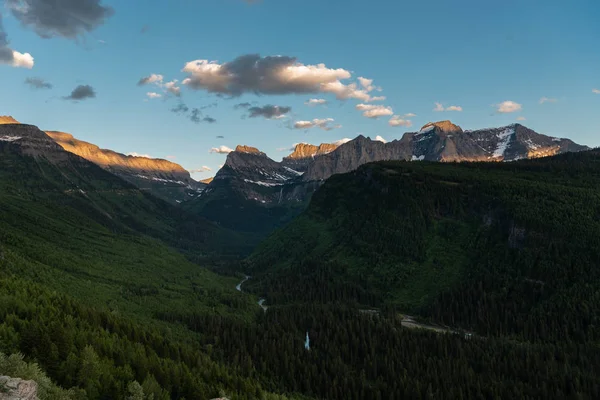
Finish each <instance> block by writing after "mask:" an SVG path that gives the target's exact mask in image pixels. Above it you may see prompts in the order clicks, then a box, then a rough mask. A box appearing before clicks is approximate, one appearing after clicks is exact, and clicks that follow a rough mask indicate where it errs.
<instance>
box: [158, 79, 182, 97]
mask: <svg viewBox="0 0 600 400" xmlns="http://www.w3.org/2000/svg"><path fill="white" fill-rule="evenodd" d="M177 82H178V81H177V79H173V80H172V81H171V82H167V83H165V84H164V85H162V86H163V87H164V88H165V90H166V91H167V92H169V93H171V94H174V95H175V96H180V95H181V88H180V87H179V86H177Z"/></svg>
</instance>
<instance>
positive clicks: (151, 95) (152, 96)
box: [146, 92, 162, 99]
mask: <svg viewBox="0 0 600 400" xmlns="http://www.w3.org/2000/svg"><path fill="white" fill-rule="evenodd" d="M146 97H148V98H149V99H158V98H161V97H162V94H160V93H156V92H148V93H146Z"/></svg>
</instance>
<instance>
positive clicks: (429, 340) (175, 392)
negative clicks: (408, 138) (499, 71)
mask: <svg viewBox="0 0 600 400" xmlns="http://www.w3.org/2000/svg"><path fill="white" fill-rule="evenodd" d="M15 146H17V145H15V144H10V143H8V144H6V143H2V142H0V151H1V154H0V186H1V191H0V216H1V218H0V300H1V301H0V353H1V354H0V374H7V375H9V376H16V377H22V378H24V379H37V380H39V381H40V382H41V384H42V386H40V390H41V391H43V393H44V397H45V398H49V399H65V398H71V399H121V398H127V396H130V397H129V398H146V399H151V398H153V399H188V400H190V399H199V400H200V399H201V400H205V399H211V398H216V397H220V396H227V398H230V399H232V400H234V399H267V400H269V399H273V400H275V399H278V400H285V399H299V400H300V399H304V400H306V399H339V400H342V399H343V400H347V399H356V400H359V399H387V398H415V399H420V398H424V399H461V398H462V399H468V398H480V399H488V398H489V399H500V398H513V399H548V398H572V399H587V398H590V399H591V398H598V396H600V385H599V382H598V379H597V376H598V374H599V373H600V371H599V370H598V366H599V365H600V351H599V350H598V346H597V340H598V336H597V331H596V328H595V326H597V322H596V318H597V317H596V315H597V304H598V303H597V301H595V300H596V297H595V296H597V295H596V293H597V291H596V289H597V283H596V282H598V279H597V276H596V272H595V270H594V268H593V265H594V262H595V260H597V258H595V257H596V253H595V251H596V250H594V247H593V246H594V244H595V243H596V242H595V240H597V239H596V238H597V237H598V236H597V233H598V229H597V226H596V222H595V217H596V215H597V212H598V211H600V207H598V196H597V195H596V194H595V193H596V190H597V189H596V188H597V184H598V180H599V179H598V178H599V176H598V172H597V171H598V166H597V165H598V163H599V162H600V157H599V156H598V154H596V153H593V152H590V153H586V154H580V155H564V156H561V157H558V158H555V159H552V160H536V161H532V162H528V163H511V164H506V165H503V166H499V165H489V164H487V165H479V164H468V165H467V164H465V165H450V164H446V165H439V164H428V163H380V164H372V165H368V166H365V167H362V168H361V169H359V170H358V171H356V172H354V173H351V174H347V175H341V176H336V177H333V178H332V179H331V180H330V181H328V182H327V183H326V184H325V185H324V186H323V188H322V189H320V190H319V191H318V192H317V194H316V195H315V197H314V199H313V201H312V203H311V206H310V207H309V209H308V211H307V212H305V213H304V214H303V215H302V216H301V217H300V218H298V219H296V220H295V221H293V222H292V223H291V224H290V225H289V226H288V227H286V228H284V229H283V230H281V231H279V232H277V233H275V234H273V235H271V237H270V238H269V239H267V241H266V242H265V243H264V244H263V245H262V246H261V247H260V248H259V249H258V250H257V251H256V252H255V253H254V254H253V256H252V257H251V258H250V259H249V260H248V261H247V262H245V263H243V264H236V263H235V262H234V260H235V256H236V254H240V253H241V252H243V251H244V249H245V248H247V247H245V246H246V245H245V242H244V240H243V238H240V237H239V236H236V235H233V234H231V233H230V232H228V231H226V230H223V229H221V228H219V227H217V226H215V225H213V224H211V223H208V222H207V221H205V220H203V219H200V218H196V217H192V216H190V215H188V214H186V213H185V211H180V210H175V209H174V208H173V206H171V205H169V204H167V203H164V202H163V201H161V200H158V199H155V198H154V197H152V196H150V195H147V194H143V193H141V192H140V191H138V190H137V189H136V188H135V187H132V186H131V185H129V184H127V183H125V182H124V181H122V180H121V179H119V178H117V177H115V176H114V175H111V174H110V173H108V172H106V171H103V170H101V169H100V168H99V167H97V166H95V165H93V164H90V163H87V162H86V161H85V160H82V159H80V158H79V157H77V156H74V155H68V156H67V158H66V159H65V158H64V156H65V155H64V154H61V157H60V158H61V161H60V162H57V161H56V159H55V158H50V159H48V158H46V157H44V156H29V155H23V154H21V153H20V151H19V149H18V148H17V147H15ZM565 238H568V239H569V240H568V241H565V240H563V239H565ZM223 266H226V268H222V267H223ZM218 269H220V270H223V269H227V270H228V271H239V276H237V275H236V276H222V275H217V274H215V273H213V272H211V270H218ZM250 271H251V273H252V274H253V277H252V278H251V279H249V280H248V281H247V282H245V283H244V284H243V286H241V288H240V289H242V291H236V290H235V288H236V285H237V284H238V283H239V282H240V281H241V280H242V272H250ZM247 290H248V291H252V292H255V293H256V294H257V295H265V296H266V301H267V305H268V309H267V310H266V311H264V310H263V309H261V307H259V306H258V305H257V304H256V303H257V300H258V298H259V297H258V296H256V295H252V294H249V293H245V291H247ZM367 306H368V307H369V308H370V309H369V310H365V309H364V308H365V307H367ZM373 308H376V309H373ZM407 311H415V312H416V313H418V314H419V315H420V316H421V317H423V318H425V319H429V320H430V321H433V322H435V323H437V324H440V325H442V324H445V325H449V326H451V327H453V329H454V328H455V329H456V330H457V331H459V330H460V328H465V329H469V330H473V331H474V332H475V334H474V335H473V336H470V337H467V336H465V335H463V334H450V333H447V334H442V333H436V332H434V331H429V330H415V329H411V328H410V327H408V326H407V325H406V324H405V323H404V321H403V316H402V315H400V313H399V312H407ZM307 334H308V335H309V338H310V348H309V349H306V348H305V337H306V335H307ZM19 353H22V354H23V357H24V360H23V359H21V357H20V356H19ZM8 355H12V356H8ZM34 363H37V364H39V368H38V367H36V366H35V365H34ZM44 391H45V392H44ZM40 393H41V392H40ZM142 393H143V394H142ZM136 396H137V397H136Z"/></svg>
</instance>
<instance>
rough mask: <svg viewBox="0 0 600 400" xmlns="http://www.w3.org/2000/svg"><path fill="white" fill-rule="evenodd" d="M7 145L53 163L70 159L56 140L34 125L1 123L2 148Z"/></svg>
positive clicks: (0, 139) (0, 137)
mask: <svg viewBox="0 0 600 400" xmlns="http://www.w3.org/2000/svg"><path fill="white" fill-rule="evenodd" d="M6 146H8V147H10V148H11V149H13V150H15V151H18V152H20V153H22V154H25V155H29V156H33V157H44V158H46V159H47V160H48V161H51V162H53V163H59V162H66V161H67V159H68V157H67V155H66V153H65V152H64V151H63V150H62V148H61V147H60V146H59V145H58V144H56V142H54V140H52V139H51V138H50V137H49V136H48V135H46V134H45V133H44V132H42V131H41V130H39V129H38V127H37V126H33V125H26V124H19V123H16V124H14V123H6V124H0V149H2V148H3V147H6Z"/></svg>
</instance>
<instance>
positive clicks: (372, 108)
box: [356, 104, 394, 118]
mask: <svg viewBox="0 0 600 400" xmlns="http://www.w3.org/2000/svg"><path fill="white" fill-rule="evenodd" d="M356 109H357V110H359V111H362V112H363V116H365V117H367V118H379V117H384V116H386V115H392V114H394V111H393V110H392V108H391V107H386V106H382V105H375V104H357V105H356Z"/></svg>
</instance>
